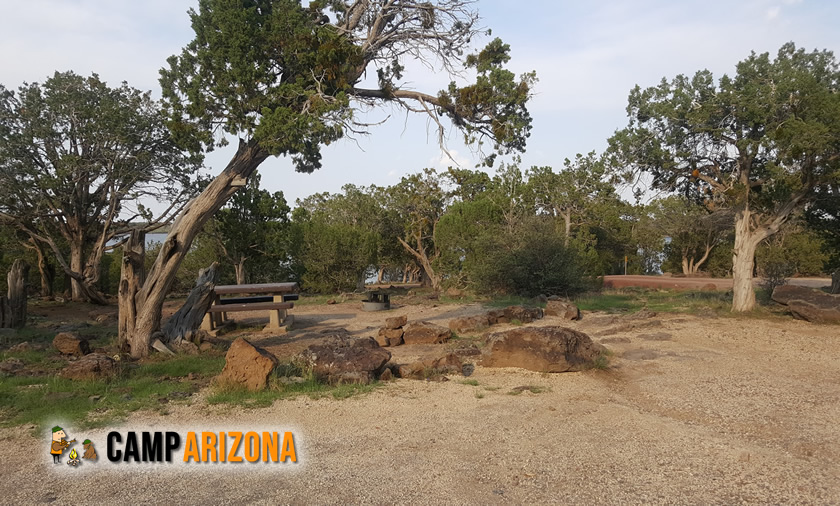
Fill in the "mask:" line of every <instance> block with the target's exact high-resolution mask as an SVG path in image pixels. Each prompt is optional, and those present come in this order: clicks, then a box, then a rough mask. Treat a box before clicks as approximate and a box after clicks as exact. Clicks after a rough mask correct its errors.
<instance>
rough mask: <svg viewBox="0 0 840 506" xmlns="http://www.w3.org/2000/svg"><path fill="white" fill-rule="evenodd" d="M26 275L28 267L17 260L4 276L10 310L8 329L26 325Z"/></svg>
mask: <svg viewBox="0 0 840 506" xmlns="http://www.w3.org/2000/svg"><path fill="white" fill-rule="evenodd" d="M28 275H29V266H28V265H27V264H26V262H24V261H23V260H21V259H17V260H15V262H14V263H13V264H12V268H11V269H10V270H9V274H8V275H7V276H6V280H7V281H8V304H9V309H10V313H9V317H8V320H9V321H8V323H7V326H8V327H10V328H20V327H23V326H24V324H26V278H27V276H28Z"/></svg>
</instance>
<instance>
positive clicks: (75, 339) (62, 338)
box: [52, 332, 90, 356]
mask: <svg viewBox="0 0 840 506" xmlns="http://www.w3.org/2000/svg"><path fill="white" fill-rule="evenodd" d="M52 344H53V347H55V349H57V350H58V351H59V352H61V354H62V355H76V356H82V355H87V354H88V353H90V344H88V342H87V340H86V339H81V338H79V336H77V335H76V334H73V333H72V332H61V333H59V334H56V336H55V338H54V339H53V343H52Z"/></svg>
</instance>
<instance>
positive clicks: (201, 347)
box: [198, 341, 213, 351]
mask: <svg viewBox="0 0 840 506" xmlns="http://www.w3.org/2000/svg"><path fill="white" fill-rule="evenodd" d="M212 349H213V344H212V343H209V342H206V341H205V342H203V343H201V344H200V345H199V346H198V350H199V351H210V350H212Z"/></svg>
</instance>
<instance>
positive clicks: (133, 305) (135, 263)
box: [118, 230, 146, 353]
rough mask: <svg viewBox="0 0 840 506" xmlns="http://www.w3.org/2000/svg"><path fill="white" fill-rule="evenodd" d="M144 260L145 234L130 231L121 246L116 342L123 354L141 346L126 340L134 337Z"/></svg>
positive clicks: (143, 276)
mask: <svg viewBox="0 0 840 506" xmlns="http://www.w3.org/2000/svg"><path fill="white" fill-rule="evenodd" d="M145 258H146V234H145V233H144V232H143V231H141V230H132V232H131V235H130V236H129V238H128V240H127V241H126V243H125V244H124V245H123V259H122V266H121V268H120V287H119V306H118V307H119V323H118V332H119V341H118V342H119V348H120V351H121V352H124V353H125V352H129V351H131V350H132V349H140V348H141V347H142V344H143V343H142V342H138V343H135V344H134V346H132V344H131V343H129V341H128V340H129V338H130V337H133V336H135V335H136V334H132V330H133V326H134V324H135V322H136V321H137V310H138V300H137V294H138V292H139V291H140V288H141V287H142V286H143V282H144V281H145V279H146V269H145Z"/></svg>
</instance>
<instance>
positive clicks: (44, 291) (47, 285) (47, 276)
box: [26, 237, 55, 297]
mask: <svg viewBox="0 0 840 506" xmlns="http://www.w3.org/2000/svg"><path fill="white" fill-rule="evenodd" d="M26 247H27V248H29V249H33V250H35V254H36V255H37V256H38V274H39V275H40V276H41V297H52V295H53V280H54V279H55V267H53V266H52V265H51V264H50V263H49V261H48V260H47V255H46V254H45V253H44V248H43V247H42V246H41V243H40V242H38V240H37V239H35V238H34V237H30V238H29V242H28V243H26Z"/></svg>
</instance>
